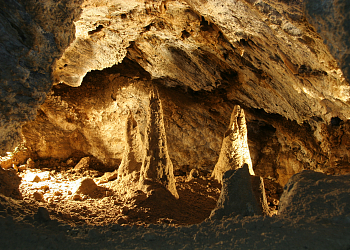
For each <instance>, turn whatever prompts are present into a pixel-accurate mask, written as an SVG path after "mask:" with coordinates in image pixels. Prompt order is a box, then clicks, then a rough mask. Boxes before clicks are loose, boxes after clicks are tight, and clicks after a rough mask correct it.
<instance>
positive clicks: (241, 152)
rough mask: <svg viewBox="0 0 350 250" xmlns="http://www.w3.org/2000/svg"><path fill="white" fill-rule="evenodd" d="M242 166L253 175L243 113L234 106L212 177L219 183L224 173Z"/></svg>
mask: <svg viewBox="0 0 350 250" xmlns="http://www.w3.org/2000/svg"><path fill="white" fill-rule="evenodd" d="M243 164H247V165H248V168H249V173H250V174H251V175H254V170H253V166H252V160H251V159H250V153H249V147H248V139H247V125H246V120H245V115H244V111H243V109H242V108H241V107H240V106H239V105H236V106H235V107H234V108H233V111H232V114H231V120H230V125H229V127H228V130H227V131H226V133H225V135H224V139H223V142H222V146H221V151H220V155H219V160H218V162H217V163H216V165H215V168H214V170H213V172H212V177H213V178H214V179H216V180H217V181H218V182H220V183H221V182H222V176H223V175H224V173H225V172H226V171H228V170H236V169H238V168H240V167H241V166H243Z"/></svg>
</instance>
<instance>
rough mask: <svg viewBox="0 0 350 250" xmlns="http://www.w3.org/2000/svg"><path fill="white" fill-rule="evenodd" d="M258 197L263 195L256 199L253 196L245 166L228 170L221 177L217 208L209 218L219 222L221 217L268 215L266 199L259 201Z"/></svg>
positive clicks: (249, 177)
mask: <svg viewBox="0 0 350 250" xmlns="http://www.w3.org/2000/svg"><path fill="white" fill-rule="evenodd" d="M260 196H263V193H262V194H261V195H259V196H258V199H257V198H256V196H255V194H254V191H253V187H252V182H251V176H250V174H249V168H248V165H247V164H244V165H243V166H242V167H241V168H238V169H237V170H233V169H232V170H228V171H227V172H226V173H225V174H224V176H223V184H222V189H221V194H220V197H219V200H218V202H217V207H216V208H215V209H214V210H213V211H212V212H211V214H210V218H211V219H217V220H220V219H222V217H223V216H231V217H234V216H236V215H242V216H253V215H261V214H269V211H268V208H267V203H266V197H264V198H263V199H262V200H260ZM263 202H264V203H265V204H263ZM262 208H264V210H263V209H262ZM265 208H267V209H265Z"/></svg>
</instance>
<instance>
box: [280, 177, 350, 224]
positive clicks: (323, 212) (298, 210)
mask: <svg viewBox="0 0 350 250" xmlns="http://www.w3.org/2000/svg"><path fill="white" fill-rule="evenodd" d="M349 200H350V175H342V176H329V175H326V174H323V173H319V172H314V171H310V170H308V171H306V170H305V171H302V172H301V173H299V174H296V175H294V176H293V177H292V178H290V179H289V181H288V183H287V184H286V186H285V187H284V191H283V194H282V196H281V200H280V206H279V215H281V216H289V217H293V216H294V217H301V216H304V217H307V218H310V219H311V218H313V217H316V218H329V217H336V216H350V207H349Z"/></svg>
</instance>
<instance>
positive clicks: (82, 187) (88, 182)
mask: <svg viewBox="0 0 350 250" xmlns="http://www.w3.org/2000/svg"><path fill="white" fill-rule="evenodd" d="M97 188H98V186H97V185H96V183H95V182H94V180H93V179H91V178H83V179H81V180H78V181H76V183H75V187H74V189H73V191H72V193H73V194H85V195H90V196H91V195H92V194H93V193H94V191H95V190H96V189H97Z"/></svg>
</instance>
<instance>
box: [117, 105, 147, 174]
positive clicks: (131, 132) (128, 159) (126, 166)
mask: <svg viewBox="0 0 350 250" xmlns="http://www.w3.org/2000/svg"><path fill="white" fill-rule="evenodd" d="M142 150H143V144H142V140H141V134H140V131H139V128H138V126H137V122H136V120H135V119H134V117H133V115H132V113H131V112H129V114H128V117H127V120H126V125H125V149H124V154H123V159H122V162H121V164H120V166H119V168H118V180H122V179H123V177H125V176H127V175H129V174H131V173H133V172H135V173H138V172H140V169H141V165H142V153H143V151H142Z"/></svg>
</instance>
